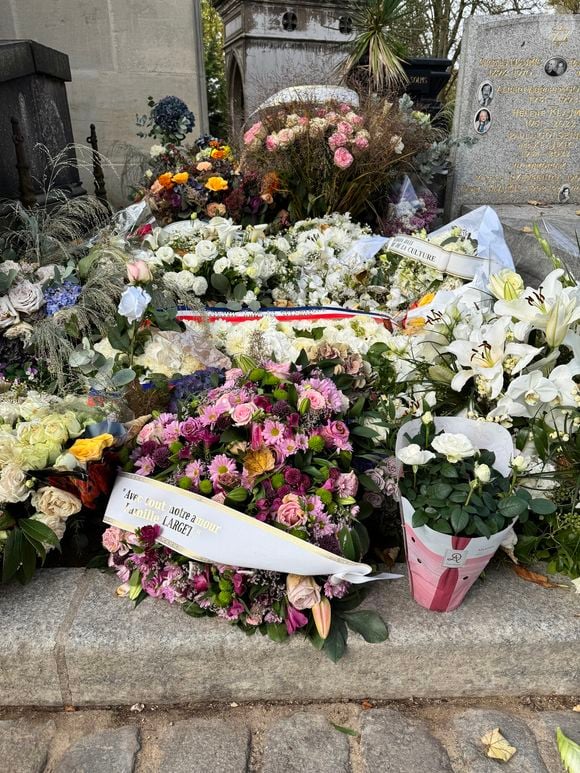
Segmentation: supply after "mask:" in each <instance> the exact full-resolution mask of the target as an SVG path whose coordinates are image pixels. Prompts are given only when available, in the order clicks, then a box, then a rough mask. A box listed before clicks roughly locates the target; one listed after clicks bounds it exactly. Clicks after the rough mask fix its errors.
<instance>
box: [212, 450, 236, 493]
mask: <svg viewBox="0 0 580 773" xmlns="http://www.w3.org/2000/svg"><path fill="white" fill-rule="evenodd" d="M208 472H209V477H210V480H211V482H212V483H213V485H214V486H216V485H218V484H219V482H220V476H221V475H227V474H228V473H229V474H232V473H235V472H236V463H235V462H234V461H233V459H230V458H229V456H226V455H225V454H218V455H217V456H215V457H214V458H213V459H212V461H211V463H210V465H209V468H208Z"/></svg>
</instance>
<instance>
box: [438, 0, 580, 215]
mask: <svg viewBox="0 0 580 773" xmlns="http://www.w3.org/2000/svg"><path fill="white" fill-rule="evenodd" d="M579 103H580V16H579V15H571V14H566V15H564V14H534V15H529V16H517V17H511V18H507V19H506V18H498V17H489V16H474V17H471V18H470V19H469V20H468V21H467V22H466V25H465V32H464V36H463V41H462V49H461V61H460V67H459V82H458V88H457V100H456V107H455V116H454V124H453V134H454V136H455V137H465V136H468V137H472V138H476V139H477V142H476V144H475V145H473V146H471V147H469V146H466V145H462V146H460V147H459V148H458V149H457V151H456V153H455V159H454V173H453V177H452V180H451V181H450V185H449V186H448V191H447V213H448V215H449V217H456V216H457V214H459V213H460V212H462V211H465V208H466V207H468V206H472V205H478V204H490V205H491V206H493V205H494V204H518V205H519V204H526V203H527V202H529V201H538V202H541V203H542V204H543V205H545V204H553V205H556V206H557V205H558V204H562V205H567V204H568V205H569V204H576V203H578V202H580V166H579V163H578V162H579V146H580V145H579V140H580V110H579V109H578V105H579Z"/></svg>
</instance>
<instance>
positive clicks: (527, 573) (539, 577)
mask: <svg viewBox="0 0 580 773" xmlns="http://www.w3.org/2000/svg"><path fill="white" fill-rule="evenodd" d="M512 569H513V570H514V572H515V573H516V574H517V575H518V576H519V577H521V578H522V580H526V582H533V583H535V584H536V585H541V586H542V588H561V587H562V586H561V585H557V584H556V583H555V582H552V581H551V580H550V579H548V577H546V575H545V574H538V572H532V570H531V569H526V567H525V566H516V565H515V564H514V565H513V566H512Z"/></svg>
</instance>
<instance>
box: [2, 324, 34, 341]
mask: <svg viewBox="0 0 580 773" xmlns="http://www.w3.org/2000/svg"><path fill="white" fill-rule="evenodd" d="M33 330H34V328H33V327H32V325H30V324H29V323H28V322H17V323H16V324H15V325H12V327H9V328H8V330H7V331H6V332H5V333H4V335H5V336H6V338H22V340H23V341H24V343H25V344H27V343H28V342H29V341H30V339H31V338H32V331H33Z"/></svg>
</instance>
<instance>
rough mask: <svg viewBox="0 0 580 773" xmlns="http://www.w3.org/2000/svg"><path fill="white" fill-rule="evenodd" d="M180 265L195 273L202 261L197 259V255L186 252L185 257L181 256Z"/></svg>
mask: <svg viewBox="0 0 580 773" xmlns="http://www.w3.org/2000/svg"><path fill="white" fill-rule="evenodd" d="M181 263H182V264H183V265H184V266H185V268H188V269H190V271H197V269H198V268H199V267H200V266H201V264H202V263H203V260H202V259H201V258H200V257H199V255H195V253H193V252H186V253H185V255H183V257H182V258H181Z"/></svg>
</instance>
